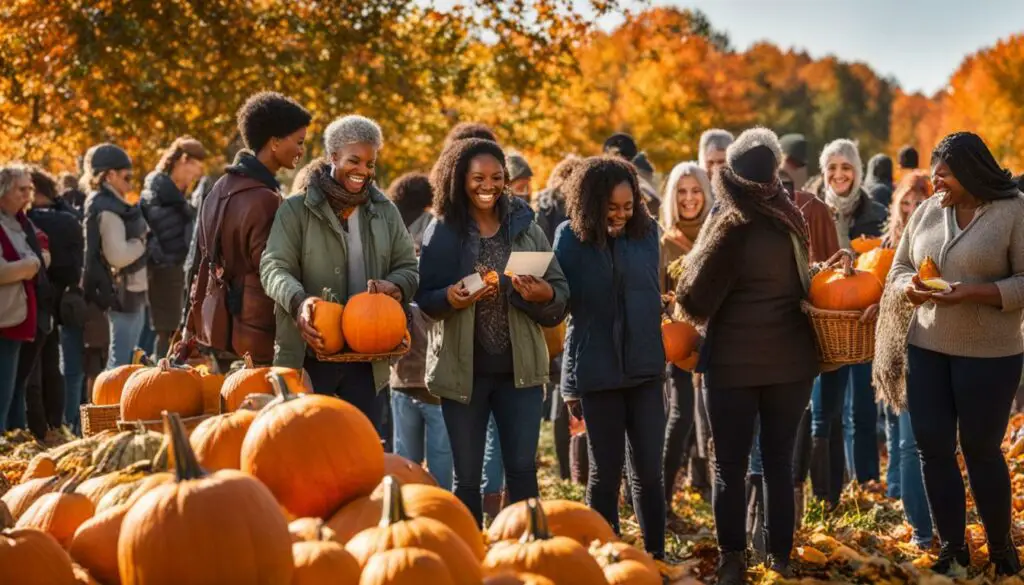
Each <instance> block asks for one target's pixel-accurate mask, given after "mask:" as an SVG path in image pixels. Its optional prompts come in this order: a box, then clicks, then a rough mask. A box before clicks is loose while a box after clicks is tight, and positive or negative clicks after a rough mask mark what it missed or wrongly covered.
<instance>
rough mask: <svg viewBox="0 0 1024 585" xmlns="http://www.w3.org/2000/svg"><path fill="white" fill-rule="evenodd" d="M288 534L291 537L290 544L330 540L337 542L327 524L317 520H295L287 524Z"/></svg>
mask: <svg viewBox="0 0 1024 585" xmlns="http://www.w3.org/2000/svg"><path fill="white" fill-rule="evenodd" d="M288 533H289V534H291V535H292V542H303V541H306V540H331V541H334V542H338V541H337V539H336V538H335V534H334V531H333V530H331V529H330V528H328V527H327V524H325V523H324V521H323V520H321V519H319V518H296V519H295V520H292V521H291V522H289V523H288Z"/></svg>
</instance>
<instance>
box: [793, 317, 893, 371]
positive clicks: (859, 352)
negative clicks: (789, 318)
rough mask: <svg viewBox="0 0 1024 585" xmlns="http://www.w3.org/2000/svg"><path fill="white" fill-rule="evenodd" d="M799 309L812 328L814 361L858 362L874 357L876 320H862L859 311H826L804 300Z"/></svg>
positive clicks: (827, 362) (835, 363) (842, 363)
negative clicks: (816, 358) (815, 341)
mask: <svg viewBox="0 0 1024 585" xmlns="http://www.w3.org/2000/svg"><path fill="white" fill-rule="evenodd" d="M802 308H803V311H804V313H806V314H807V316H808V317H809V318H810V320H811V326H812V327H814V336H815V337H816V338H817V342H818V343H817V345H818V360H819V361H820V362H821V363H822V364H829V365H849V364H861V363H864V362H869V361H871V360H872V359H873V358H874V357H875V322H876V321H877V319H872V320H870V321H867V322H864V323H862V322H861V320H860V318H861V315H862V314H863V312H862V311H826V310H824V309H818V308H815V307H812V306H811V304H810V303H807V302H804V303H803V306H802Z"/></svg>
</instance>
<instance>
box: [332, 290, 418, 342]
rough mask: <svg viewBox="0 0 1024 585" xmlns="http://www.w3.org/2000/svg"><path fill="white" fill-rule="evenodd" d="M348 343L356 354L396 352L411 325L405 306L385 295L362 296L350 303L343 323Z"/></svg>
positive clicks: (371, 293)
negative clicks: (406, 315) (409, 324)
mask: <svg viewBox="0 0 1024 585" xmlns="http://www.w3.org/2000/svg"><path fill="white" fill-rule="evenodd" d="M341 325H342V332H343V333H344V335H345V343H347V344H348V346H349V347H350V348H351V349H352V351H353V352H355V353H366V354H378V353H386V352H389V351H393V350H394V349H395V348H396V347H398V345H399V344H400V343H402V339H404V338H405V331H406V327H407V325H408V323H407V322H406V319H405V311H403V310H402V305H401V304H399V302H398V301H396V300H395V299H393V298H391V297H390V296H388V295H386V294H382V293H373V292H364V293H359V294H357V295H355V296H353V297H352V298H350V299H349V300H348V304H347V305H345V314H344V315H343V316H342V320H341Z"/></svg>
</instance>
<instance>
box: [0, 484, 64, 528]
mask: <svg viewBox="0 0 1024 585" xmlns="http://www.w3.org/2000/svg"><path fill="white" fill-rule="evenodd" d="M59 481H60V478H58V477H57V476H54V477H41V478H39V479H30V480H28V481H26V482H25V483H21V484H18V485H16V486H14V487H12V488H11V489H10V490H8V491H7V493H6V494H4V495H3V497H0V501H3V503H4V504H6V505H7V509H8V510H9V511H10V513H11V516H13V517H14V519H15V520H18V519H19V518H21V516H22V514H24V513H25V511H26V510H28V509H29V507H30V506H32V504H34V503H35V501H36V500H38V499H39V498H40V497H42V496H43V495H45V494H48V493H50V492H52V491H53V490H55V489H57V487H58V486H59V485H60V484H59Z"/></svg>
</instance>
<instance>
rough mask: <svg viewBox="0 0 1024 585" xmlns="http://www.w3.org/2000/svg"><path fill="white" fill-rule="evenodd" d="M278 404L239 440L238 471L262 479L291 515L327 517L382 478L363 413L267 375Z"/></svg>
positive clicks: (379, 450)
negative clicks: (298, 392) (294, 390)
mask: <svg viewBox="0 0 1024 585" xmlns="http://www.w3.org/2000/svg"><path fill="white" fill-rule="evenodd" d="M272 380H273V382H274V386H275V390H276V391H277V393H278V399H277V400H279V402H277V401H275V402H276V404H271V405H270V406H268V407H267V408H266V409H265V410H263V411H262V412H261V413H260V415H259V416H258V417H257V418H256V420H255V421H254V422H253V423H252V426H251V427H249V432H248V433H246V436H245V441H244V442H243V443H242V454H241V464H242V471H245V472H246V473H250V474H252V475H253V476H255V477H256V478H257V479H259V480H260V481H262V482H263V483H264V484H265V485H266V486H267V487H268V488H270V491H271V492H272V493H273V494H274V496H275V497H276V498H277V500H278V502H280V503H281V505H282V506H283V507H284V508H285V509H286V510H287V511H288V513H290V514H292V515H293V516H294V517H296V518H301V517H303V516H314V517H317V518H326V517H328V516H329V515H330V514H332V513H334V511H335V510H337V509H338V508H339V507H341V505H342V504H344V503H345V502H347V501H349V500H352V499H354V498H357V497H359V496H363V495H366V494H368V493H370V492H372V491H373V488H374V487H376V485H377V484H378V483H379V482H380V480H381V478H382V477H383V476H384V447H383V446H382V445H381V443H380V437H379V436H378V435H377V429H376V428H375V427H374V426H373V423H371V422H370V420H369V419H368V418H366V415H364V414H363V413H362V412H361V411H360V410H359V409H358V408H356V407H355V406H352V405H351V404H349V403H348V402H345V401H344V400H341V399H340V398H335V397H333V396H324V395H320V394H306V395H296V394H294V393H292V391H291V389H289V388H288V385H287V384H286V383H285V381H284V380H283V379H282V378H281V376H280V375H277V374H272Z"/></svg>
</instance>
